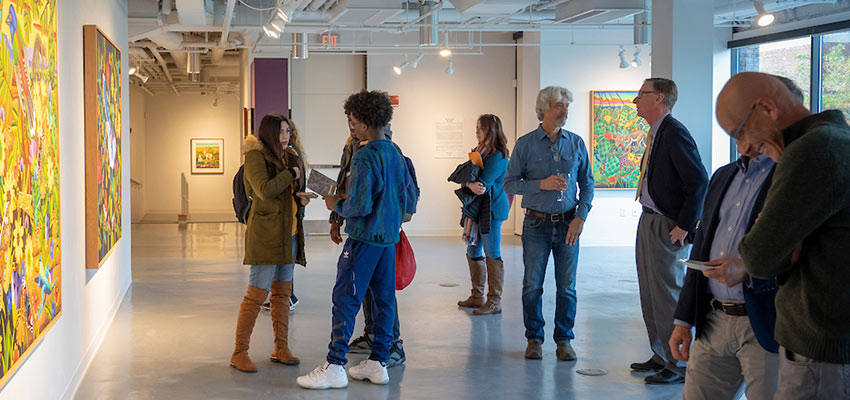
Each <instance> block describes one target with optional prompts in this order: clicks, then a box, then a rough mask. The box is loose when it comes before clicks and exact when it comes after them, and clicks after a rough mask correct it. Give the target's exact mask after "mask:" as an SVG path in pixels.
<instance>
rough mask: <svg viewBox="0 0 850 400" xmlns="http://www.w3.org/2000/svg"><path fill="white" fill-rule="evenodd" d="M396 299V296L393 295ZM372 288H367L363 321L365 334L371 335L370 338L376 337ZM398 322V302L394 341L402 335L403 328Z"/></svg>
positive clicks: (364, 298) (394, 324)
mask: <svg viewBox="0 0 850 400" xmlns="http://www.w3.org/2000/svg"><path fill="white" fill-rule="evenodd" d="M393 298H394V299H395V297H393ZM372 307H374V303H373V302H372V289H366V296H365V297H363V322H365V323H366V326H365V327H364V329H363V334H364V335H366V336H369V338H370V339H374V338H375V320H374V319H372ZM399 326H400V325H399V322H398V304H396V307H395V322H394V323H393V342H395V341H398V338H399V336H401V330H400V329H401V328H399Z"/></svg>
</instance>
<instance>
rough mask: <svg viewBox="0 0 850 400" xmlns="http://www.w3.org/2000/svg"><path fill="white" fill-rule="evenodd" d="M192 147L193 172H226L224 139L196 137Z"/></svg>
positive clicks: (192, 141)
mask: <svg viewBox="0 0 850 400" xmlns="http://www.w3.org/2000/svg"><path fill="white" fill-rule="evenodd" d="M191 148H192V173H193V174H223V173H224V158H223V155H224V139H199V138H195V139H192V140H191Z"/></svg>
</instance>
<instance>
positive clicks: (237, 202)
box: [233, 164, 254, 224]
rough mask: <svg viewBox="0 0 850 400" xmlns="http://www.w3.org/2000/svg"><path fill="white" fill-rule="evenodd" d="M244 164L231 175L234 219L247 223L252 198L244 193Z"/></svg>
mask: <svg viewBox="0 0 850 400" xmlns="http://www.w3.org/2000/svg"><path fill="white" fill-rule="evenodd" d="M244 175H245V164H242V165H241V166H240V167H239V171H236V175H234V176H233V211H235V212H236V219H237V220H239V222H241V223H243V224H247V223H248V213H249V212H251V203H253V202H254V199H252V198H250V197H248V195H247V194H245V181H244V180H243V176H244Z"/></svg>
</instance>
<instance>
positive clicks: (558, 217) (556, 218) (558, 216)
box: [549, 214, 561, 222]
mask: <svg viewBox="0 0 850 400" xmlns="http://www.w3.org/2000/svg"><path fill="white" fill-rule="evenodd" d="M549 221H551V222H561V214H549Z"/></svg>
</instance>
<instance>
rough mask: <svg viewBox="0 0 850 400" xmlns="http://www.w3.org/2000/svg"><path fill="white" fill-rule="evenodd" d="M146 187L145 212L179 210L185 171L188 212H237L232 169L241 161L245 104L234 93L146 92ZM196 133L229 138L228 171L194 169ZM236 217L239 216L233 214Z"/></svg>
mask: <svg viewBox="0 0 850 400" xmlns="http://www.w3.org/2000/svg"><path fill="white" fill-rule="evenodd" d="M145 99H146V100H145V115H146V117H145V120H144V126H145V149H144V154H145V162H144V168H145V173H144V179H145V180H144V182H143V192H144V201H145V213H146V215H163V216H170V217H171V218H172V219H171V221H176V216H177V214H178V213H179V212H180V199H181V189H180V179H181V178H180V174H185V176H186V181H187V182H188V185H189V214H190V215H192V214H196V215H197V214H214V215H222V216H227V217H233V203H232V199H233V175H234V174H236V171H237V170H238V169H239V166H240V165H242V156H241V147H242V133H241V132H242V129H241V121H242V110H241V108H240V107H239V100H238V99H237V98H236V96H234V95H226V96H224V95H223V96H219V97H218V105H217V106H215V105H213V104H214V103H215V99H216V96H215V95H214V94H208V95H205V96H202V95H189V94H183V95H180V96H177V95H174V94H157V95H156V96H148V97H145ZM192 138H222V139H224V152H223V161H224V173H223V174H196V175H193V174H192V173H191V163H192V156H191V150H190V149H191V147H190V141H191V139H192ZM234 221H235V217H234Z"/></svg>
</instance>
